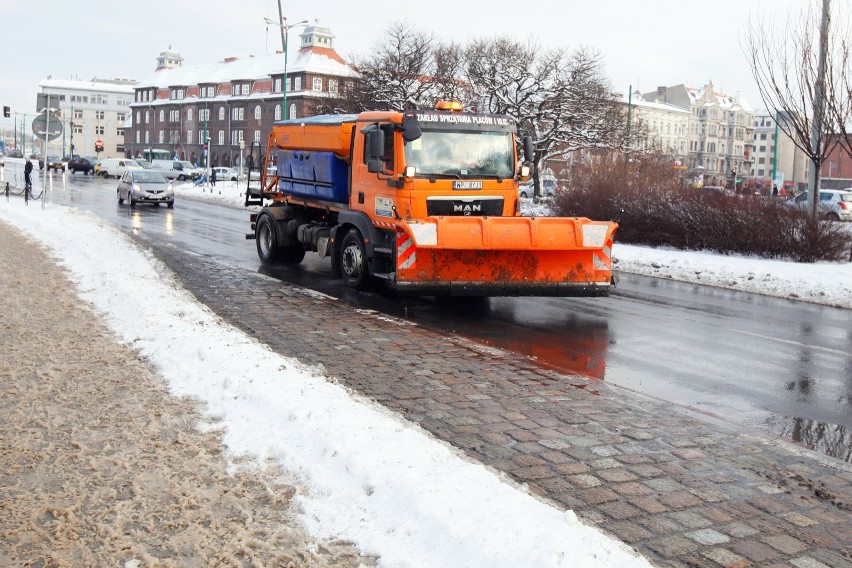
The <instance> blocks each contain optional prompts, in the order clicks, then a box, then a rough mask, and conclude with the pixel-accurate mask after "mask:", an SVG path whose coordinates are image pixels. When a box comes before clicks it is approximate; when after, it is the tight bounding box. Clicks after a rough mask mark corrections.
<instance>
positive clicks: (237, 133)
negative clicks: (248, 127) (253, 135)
mask: <svg viewBox="0 0 852 568" xmlns="http://www.w3.org/2000/svg"><path fill="white" fill-rule="evenodd" d="M242 141H243V131H242V130H231V144H234V145H236V144H239V143H240V142H242Z"/></svg>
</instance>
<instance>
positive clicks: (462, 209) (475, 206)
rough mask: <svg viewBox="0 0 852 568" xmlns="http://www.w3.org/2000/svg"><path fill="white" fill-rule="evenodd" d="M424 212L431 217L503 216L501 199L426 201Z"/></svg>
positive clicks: (435, 199) (437, 199) (433, 199)
mask: <svg viewBox="0 0 852 568" xmlns="http://www.w3.org/2000/svg"><path fill="white" fill-rule="evenodd" d="M426 212H427V214H428V215H429V216H430V217H431V216H445V217H449V216H473V217H486V216H487V217H499V216H501V215H502V214H503V198H502V197H494V198H489V199H459V198H456V199H439V198H431V199H427V200H426Z"/></svg>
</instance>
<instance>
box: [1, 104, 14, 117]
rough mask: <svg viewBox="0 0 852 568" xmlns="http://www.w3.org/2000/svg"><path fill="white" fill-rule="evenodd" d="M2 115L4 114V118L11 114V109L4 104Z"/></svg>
mask: <svg viewBox="0 0 852 568" xmlns="http://www.w3.org/2000/svg"><path fill="white" fill-rule="evenodd" d="M3 116H5V117H6V118H9V117H10V116H12V109H11V108H9V107H7V106H4V107H3Z"/></svg>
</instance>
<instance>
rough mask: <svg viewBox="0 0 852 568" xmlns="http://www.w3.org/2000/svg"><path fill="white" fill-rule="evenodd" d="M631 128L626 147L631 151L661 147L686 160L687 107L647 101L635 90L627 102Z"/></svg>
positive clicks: (675, 156) (688, 114) (687, 141)
mask: <svg viewBox="0 0 852 568" xmlns="http://www.w3.org/2000/svg"><path fill="white" fill-rule="evenodd" d="M624 105H625V112H626V114H627V115H628V117H629V119H630V125H631V130H632V131H633V132H634V133H635V134H632V135H630V137H629V140H628V143H627V146H628V147H629V148H630V149H632V150H644V151H648V150H659V151H661V152H663V153H666V154H670V155H672V156H673V157H674V159H675V160H676V161H680V162H684V161H685V160H686V158H687V152H688V148H689V122H690V116H691V114H690V112H689V110H688V109H686V108H683V107H679V106H677V105H673V104H669V103H660V102H652V101H646V100H644V99H643V98H642V95H641V94H639V92H634V93H633V94H632V95H631V96H630V98H629V99H628V100H627V101H625V103H624Z"/></svg>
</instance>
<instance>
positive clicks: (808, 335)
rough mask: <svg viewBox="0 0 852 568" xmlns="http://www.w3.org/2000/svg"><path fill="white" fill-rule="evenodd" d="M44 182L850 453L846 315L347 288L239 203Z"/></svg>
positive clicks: (637, 290)
mask: <svg viewBox="0 0 852 568" xmlns="http://www.w3.org/2000/svg"><path fill="white" fill-rule="evenodd" d="M19 170H20V166H19V165H17V164H14V163H13V164H10V163H9V161H8V160H7V166H6V168H5V172H4V177H5V179H7V180H10V181H12V183H13V185H14V184H15V182H16V180H17V179H19V178H20V176H21V174H20V173H19ZM51 179H52V186H51V191H50V193H49V201H51V202H55V203H60V204H66V205H72V206H75V207H80V208H83V209H89V210H92V211H94V212H95V213H97V214H98V215H99V216H101V217H102V218H104V219H106V220H108V221H110V222H113V223H115V224H117V225H118V226H120V227H122V228H124V229H125V230H128V231H130V232H132V233H133V234H135V235H137V236H139V237H141V238H142V239H144V240H145V241H147V242H149V243H151V244H152V245H155V246H159V245H171V246H175V247H178V248H180V249H184V250H187V251H191V252H192V253H195V254H199V255H202V256H204V257H207V258H211V259H214V260H217V261H219V262H223V263H226V264H229V265H234V266H239V267H241V268H245V269H247V270H254V271H257V270H260V271H263V272H265V273H267V274H269V275H271V276H274V277H276V278H280V279H281V280H284V281H287V282H291V283H293V284H297V285H300V286H305V287H308V288H311V289H314V290H317V291H320V292H323V293H326V294H329V295H332V296H335V297H337V298H340V299H341V300H343V301H346V302H348V303H349V304H351V305H353V306H355V307H358V308H366V309H374V310H378V311H381V312H383V313H387V314H389V315H393V316H396V317H401V318H405V319H409V320H412V321H415V322H417V323H418V324H420V325H423V326H427V327H429V328H432V329H438V330H442V331H444V332H445V333H448V334H450V333H452V334H460V335H464V336H467V337H469V338H471V339H474V340H477V341H480V342H483V343H486V344H488V345H491V346H493V347H497V348H502V349H505V350H507V351H512V352H515V353H518V354H519V355H520V356H528V357H534V358H536V360H537V361H538V363H539V364H542V365H546V366H550V367H553V368H555V369H557V370H560V371H573V372H577V373H581V374H584V375H587V376H592V377H596V378H598V379H601V380H605V381H607V382H608V383H611V384H616V385H618V386H620V387H623V388H627V389H630V390H633V391H636V392H639V393H642V394H645V395H647V396H650V397H654V398H658V399H661V400H665V401H671V402H673V403H676V404H679V405H683V406H686V407H688V408H691V409H692V410H694V411H695V412H696V413H699V414H701V415H704V416H706V417H708V418H710V419H721V420H725V421H732V422H734V423H737V424H740V425H742V428H744V429H754V428H758V429H764V430H768V431H771V432H773V433H775V434H776V435H780V436H782V437H784V438H787V439H790V440H793V441H795V442H798V443H801V444H803V445H805V446H807V447H810V448H812V449H817V450H819V451H821V452H824V453H827V454H829V455H832V456H835V457H839V458H841V459H843V460H845V461H852V314H850V312H849V311H848V310H841V309H837V308H829V307H824V306H819V305H814V304H807V303H802V302H794V301H789V300H781V299H775V298H769V297H763V296H757V295H753V294H746V293H741V292H733V291H728V290H722V289H718V288H712V287H707V286H700V285H694V284H684V283H679V282H672V281H666V280H659V279H653V278H647V277H640V276H633V275H627V274H623V275H622V276H621V281H620V283H619V288H618V289H617V291H616V292H615V293H614V294H613V295H612V296H611V297H609V298H597V299H585V298H491V299H484V300H481V299H470V298H466V299H457V300H435V299H432V298H397V297H394V296H393V295H391V294H388V293H385V292H383V291H382V290H380V289H378V290H375V291H372V292H367V293H355V292H352V291H350V290H347V289H345V288H344V287H342V285H341V283H340V281H334V280H331V279H330V278H329V274H330V270H329V264H328V260H327V259H326V260H322V259H318V258H316V255H311V254H309V255H308V256H307V257H306V261H305V262H304V263H303V264H302V265H299V266H298V267H286V268H276V269H274V270H266V269H262V268H261V267H260V263H259V261H258V260H257V255H256V253H255V250H254V241H247V240H245V239H244V234H245V233H246V232H247V230H248V220H247V219H248V214H247V212H246V211H242V210H237V209H229V208H224V207H218V206H212V205H209V204H204V203H201V202H195V201H190V200H180V199H179V200H178V201H177V202H176V204H175V208H174V209H173V210H169V209H166V208H165V207H159V208H154V207H148V206H137V207H136V208H135V209H133V210H131V209H130V208H129V207H127V205H118V203H117V200H116V197H115V187H116V185H117V182H116V180H101V179H93V178H92V177H90V176H84V175H82V174H75V175H70V174H68V173H66V174H65V175H64V176H61V175H58V174H56V175H53V176H52V177H51ZM4 185H5V184H4ZM38 191H40V184H39V185H37V187H36V192H38ZM616 247H617V244H616ZM616 254H617V252H616Z"/></svg>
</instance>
